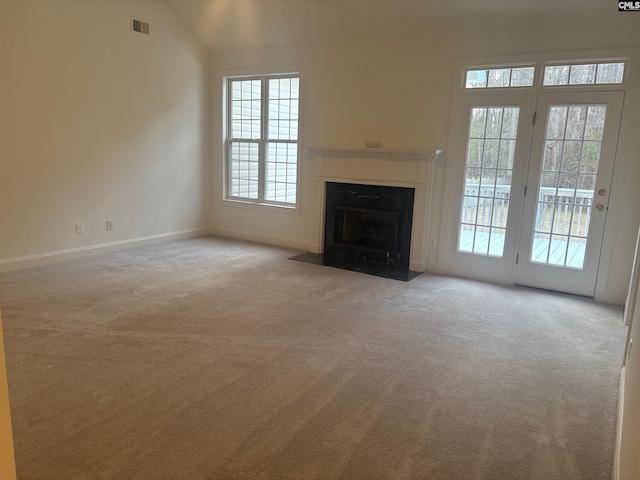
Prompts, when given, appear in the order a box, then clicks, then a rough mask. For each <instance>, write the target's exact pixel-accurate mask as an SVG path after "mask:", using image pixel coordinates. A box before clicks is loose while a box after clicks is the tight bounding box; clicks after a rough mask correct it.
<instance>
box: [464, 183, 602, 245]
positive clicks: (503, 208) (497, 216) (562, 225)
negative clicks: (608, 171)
mask: <svg viewBox="0 0 640 480" xmlns="http://www.w3.org/2000/svg"><path fill="white" fill-rule="evenodd" d="M478 193H480V196H478ZM510 198H511V185H496V186H495V188H494V187H493V186H491V187H481V186H480V185H479V184H472V183H467V184H466V185H465V197H464V202H463V207H462V223H463V224H470V225H474V224H475V225H486V226H489V225H491V226H493V227H501V228H506V226H507V213H508V210H509V200H510ZM592 201H593V190H582V189H578V190H574V189H572V188H558V189H557V190H556V189H555V188H551V187H541V188H540V191H539V194H538V202H545V203H546V204H547V208H538V209H537V214H536V222H535V230H536V231H537V232H547V233H550V232H551V225H550V223H551V217H552V215H551V213H552V210H553V207H554V205H555V209H556V211H555V215H553V217H555V218H554V221H553V222H554V228H553V231H554V233H556V232H557V233H560V232H566V233H569V228H568V226H569V223H570V222H572V223H573V228H572V229H571V235H572V236H575V235H579V236H586V234H587V232H588V226H589V218H590V217H591V208H592ZM573 207H575V209H574V211H573V218H571V210H572V208H573ZM476 214H477V216H476ZM492 219H493V221H491V220H492ZM463 229H465V225H463Z"/></svg>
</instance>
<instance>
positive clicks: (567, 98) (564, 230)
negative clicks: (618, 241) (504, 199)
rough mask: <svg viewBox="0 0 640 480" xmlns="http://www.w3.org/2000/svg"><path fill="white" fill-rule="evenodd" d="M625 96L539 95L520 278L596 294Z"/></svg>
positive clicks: (519, 260)
mask: <svg viewBox="0 0 640 480" xmlns="http://www.w3.org/2000/svg"><path fill="white" fill-rule="evenodd" d="M623 101H624V93H623V92H615V91H614V92H562V93H540V94H539V95H538V101H537V105H536V117H537V118H536V122H535V126H534V129H533V141H532V144H531V153H530V156H529V165H528V175H527V188H526V190H527V191H526V196H525V202H524V211H523V216H522V224H521V235H520V242H519V247H518V255H517V267H516V275H515V282H516V283H519V284H523V285H531V286H536V287H542V288H548V289H552V290H559V291H564V292H570V293H577V294H581V295H588V296H593V295H594V293H595V284H596V275H597V272H598V264H599V262H600V249H601V246H602V237H603V235H604V227H605V222H606V217H607V211H608V204H609V191H610V187H611V180H612V175H613V166H614V159H615V155H616V149H617V142H618V130H619V126H620V119H621V115H622V104H623Z"/></svg>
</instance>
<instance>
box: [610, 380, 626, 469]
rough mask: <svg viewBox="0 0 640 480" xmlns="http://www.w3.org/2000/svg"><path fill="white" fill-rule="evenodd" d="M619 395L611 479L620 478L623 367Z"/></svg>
mask: <svg viewBox="0 0 640 480" xmlns="http://www.w3.org/2000/svg"><path fill="white" fill-rule="evenodd" d="M618 395H620V396H619V397H618V423H617V425H616V450H615V454H614V456H613V474H612V476H611V478H612V480H620V445H621V443H622V417H623V415H624V367H622V373H621V374H620V392H619V393H618Z"/></svg>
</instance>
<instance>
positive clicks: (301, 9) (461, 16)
mask: <svg viewBox="0 0 640 480" xmlns="http://www.w3.org/2000/svg"><path fill="white" fill-rule="evenodd" d="M165 2H166V3H167V4H168V5H169V7H170V8H171V9H172V10H173V11H174V12H175V13H176V14H177V15H178V16H179V17H180V18H182V20H183V21H184V22H185V23H186V24H187V25H188V26H189V28H190V29H191V30H192V31H193V32H194V33H195V35H196V36H197V37H198V38H199V39H200V41H201V42H202V43H203V44H204V45H206V46H207V47H208V48H209V49H211V50H213V51H220V50H234V49H241V48H257V47H271V46H281V45H287V44H297V43H307V42H313V41H325V40H330V39H338V38H345V37H363V36H388V35H398V34H420V33H421V32H424V31H425V30H426V29H430V28H442V27H445V28H446V27H451V26H458V27H460V26H471V25H473V26H486V27H487V28H490V27H491V26H494V25H496V24H509V23H513V24H522V23H529V22H553V21H576V20H598V19H602V18H605V17H612V18H613V17H615V16H616V15H621V14H620V13H618V12H617V2H616V1H614V0H165ZM543 33H544V32H541V34H543Z"/></svg>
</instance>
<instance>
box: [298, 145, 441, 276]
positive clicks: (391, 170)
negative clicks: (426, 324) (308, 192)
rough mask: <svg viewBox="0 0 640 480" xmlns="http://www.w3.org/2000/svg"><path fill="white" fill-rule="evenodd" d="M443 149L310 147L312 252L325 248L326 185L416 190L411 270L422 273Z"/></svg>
mask: <svg viewBox="0 0 640 480" xmlns="http://www.w3.org/2000/svg"><path fill="white" fill-rule="evenodd" d="M442 153H443V151H442V150H433V151H414V150H390V149H385V148H336V147H307V148H305V158H306V159H307V160H308V161H310V162H312V169H311V170H312V175H313V177H314V207H313V211H314V215H315V217H316V218H315V221H314V222H313V231H312V238H313V241H312V243H311V251H312V252H314V253H322V252H323V249H324V246H323V242H324V238H323V234H324V205H325V183H326V182H343V183H360V184H369V185H389V186H396V187H409V188H415V206H414V210H413V230H412V235H411V237H412V238H411V260H410V267H411V269H412V270H414V271H419V272H423V271H425V269H426V264H427V248H426V239H427V238H428V235H429V234H430V232H429V230H431V228H430V224H429V218H428V216H427V212H428V210H429V208H430V207H431V204H432V199H431V196H432V192H433V185H432V182H433V168H434V165H435V160H436V158H437V157H438V156H439V155H441V154H442Z"/></svg>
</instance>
